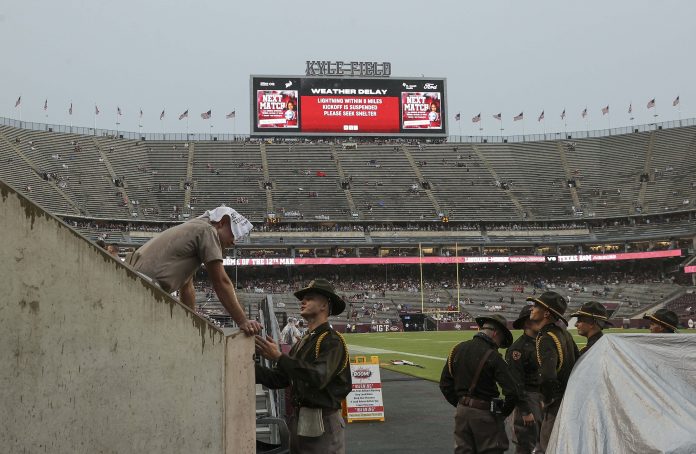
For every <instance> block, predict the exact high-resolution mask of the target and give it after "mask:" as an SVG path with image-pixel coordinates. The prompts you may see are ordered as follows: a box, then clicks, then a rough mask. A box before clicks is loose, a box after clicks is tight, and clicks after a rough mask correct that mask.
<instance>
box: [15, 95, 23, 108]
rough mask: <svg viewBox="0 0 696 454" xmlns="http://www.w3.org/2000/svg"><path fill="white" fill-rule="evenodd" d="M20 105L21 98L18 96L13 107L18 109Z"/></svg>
mask: <svg viewBox="0 0 696 454" xmlns="http://www.w3.org/2000/svg"><path fill="white" fill-rule="evenodd" d="M20 104H22V97H21V96H20V97H19V98H17V102H16V103H15V107H19V105H20Z"/></svg>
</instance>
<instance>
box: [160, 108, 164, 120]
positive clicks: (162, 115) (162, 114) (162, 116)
mask: <svg viewBox="0 0 696 454" xmlns="http://www.w3.org/2000/svg"><path fill="white" fill-rule="evenodd" d="M163 118H164V110H163V111H162V113H161V114H160V120H161V119H163Z"/></svg>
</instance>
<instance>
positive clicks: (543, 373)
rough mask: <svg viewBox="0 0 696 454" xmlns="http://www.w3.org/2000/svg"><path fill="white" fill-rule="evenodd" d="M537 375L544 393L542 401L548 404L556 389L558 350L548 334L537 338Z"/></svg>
mask: <svg viewBox="0 0 696 454" xmlns="http://www.w3.org/2000/svg"><path fill="white" fill-rule="evenodd" d="M538 348H539V357H540V358H541V364H539V377H540V379H541V383H540V388H541V393H542V394H543V395H544V403H546V404H550V403H551V402H552V401H553V397H554V394H555V393H556V391H557V389H558V385H559V384H558V377H557V376H556V365H557V364H558V350H557V349H556V344H555V343H554V341H553V339H551V337H549V336H548V335H543V336H542V337H541V339H540V340H539V347H538Z"/></svg>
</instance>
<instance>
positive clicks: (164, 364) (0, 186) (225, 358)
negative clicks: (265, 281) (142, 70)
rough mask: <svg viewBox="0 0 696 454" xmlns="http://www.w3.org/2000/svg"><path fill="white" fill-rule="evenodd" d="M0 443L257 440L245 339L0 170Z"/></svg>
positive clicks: (182, 447)
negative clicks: (149, 278)
mask: <svg viewBox="0 0 696 454" xmlns="http://www.w3.org/2000/svg"><path fill="white" fill-rule="evenodd" d="M0 232H2V235H3V238H2V242H1V244H0V292H1V295H2V296H1V297H0V364H2V367H0V408H1V409H2V410H1V411H0V452H8V453H9V452H12V453H39V452H40V453H44V452H46V453H71V454H73V453H90V454H91V453H101V452H104V453H107V452H108V453H136V452H137V453H159V452H162V453H164V452H166V453H187V454H188V453H206V452H211V453H238V452H239V453H242V452H254V445H255V442H254V439H255V430H254V427H255V422H254V405H255V402H254V385H253V383H254V376H253V374H254V372H253V367H252V366H253V364H252V359H251V358H252V353H253V341H252V339H251V338H248V337H246V336H244V335H242V334H240V333H239V332H238V331H236V332H235V333H232V334H230V335H225V334H223V333H222V331H220V330H218V329H216V328H215V327H213V326H212V325H209V324H208V323H207V322H206V321H205V320H203V319H201V318H200V317H198V316H197V315H196V314H194V313H192V312H191V311H189V310H188V309H187V308H186V307H184V306H183V305H181V304H180V303H178V302H177V301H175V300H173V299H172V298H171V297H169V295H167V294H165V293H164V292H162V291H161V290H160V289H158V288H156V287H154V286H152V285H151V284H149V283H148V282H146V281H144V280H143V279H141V278H140V277H138V276H137V275H136V274H135V273H134V272H132V271H131V270H130V269H129V268H128V267H126V266H124V265H123V264H122V263H120V262H119V261H117V260H115V259H113V258H112V257H111V256H109V255H107V254H106V253H105V252H103V251H102V250H101V249H99V248H98V247H97V246H95V245H94V244H92V243H90V242H88V241H87V240H85V239H84V238H82V237H81V236H80V235H79V234H78V233H76V232H75V231H73V230H72V229H70V228H69V227H68V226H66V225H65V224H63V223H62V222H61V221H59V220H58V219H56V218H54V217H52V216H50V215H48V214H47V213H46V212H45V211H43V210H42V209H41V208H39V207H37V206H36V205H34V204H32V203H31V202H29V201H28V200H26V199H24V198H23V196H21V195H19V194H17V193H16V192H15V191H14V190H12V189H11V188H9V187H8V186H6V185H5V184H4V183H2V182H0Z"/></svg>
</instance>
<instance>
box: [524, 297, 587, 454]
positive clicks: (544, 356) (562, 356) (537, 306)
mask: <svg viewBox="0 0 696 454" xmlns="http://www.w3.org/2000/svg"><path fill="white" fill-rule="evenodd" d="M527 301H531V302H533V303H534V306H533V307H532V313H531V314H530V316H529V318H530V320H532V321H533V322H536V323H537V325H538V328H539V333H538V334H537V337H536V355H537V363H538V364H539V378H540V385H539V387H540V390H541V394H542V395H543V398H544V416H543V418H544V419H543V422H542V423H541V434H540V435H539V443H540V444H541V449H542V450H544V451H546V447H547V446H548V443H549V438H550V437H551V431H552V430H553V425H554V423H555V422H556V415H557V414H558V408H559V407H560V406H561V400H562V399H563V393H565V390H566V386H567V385H568V378H569V377H570V372H571V371H572V370H573V366H574V365H575V360H576V359H577V357H578V356H579V352H578V346H577V345H575V341H573V336H571V335H570V333H569V332H568V330H567V329H565V327H561V326H559V325H558V324H557V322H558V321H559V320H560V321H562V322H563V323H565V325H568V321H567V320H566V319H565V318H563V314H565V311H566V309H567V308H568V303H567V302H566V300H565V299H564V298H563V297H562V296H561V295H559V294H558V293H556V292H544V293H542V294H541V295H540V296H539V297H538V298H532V297H529V298H527Z"/></svg>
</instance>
